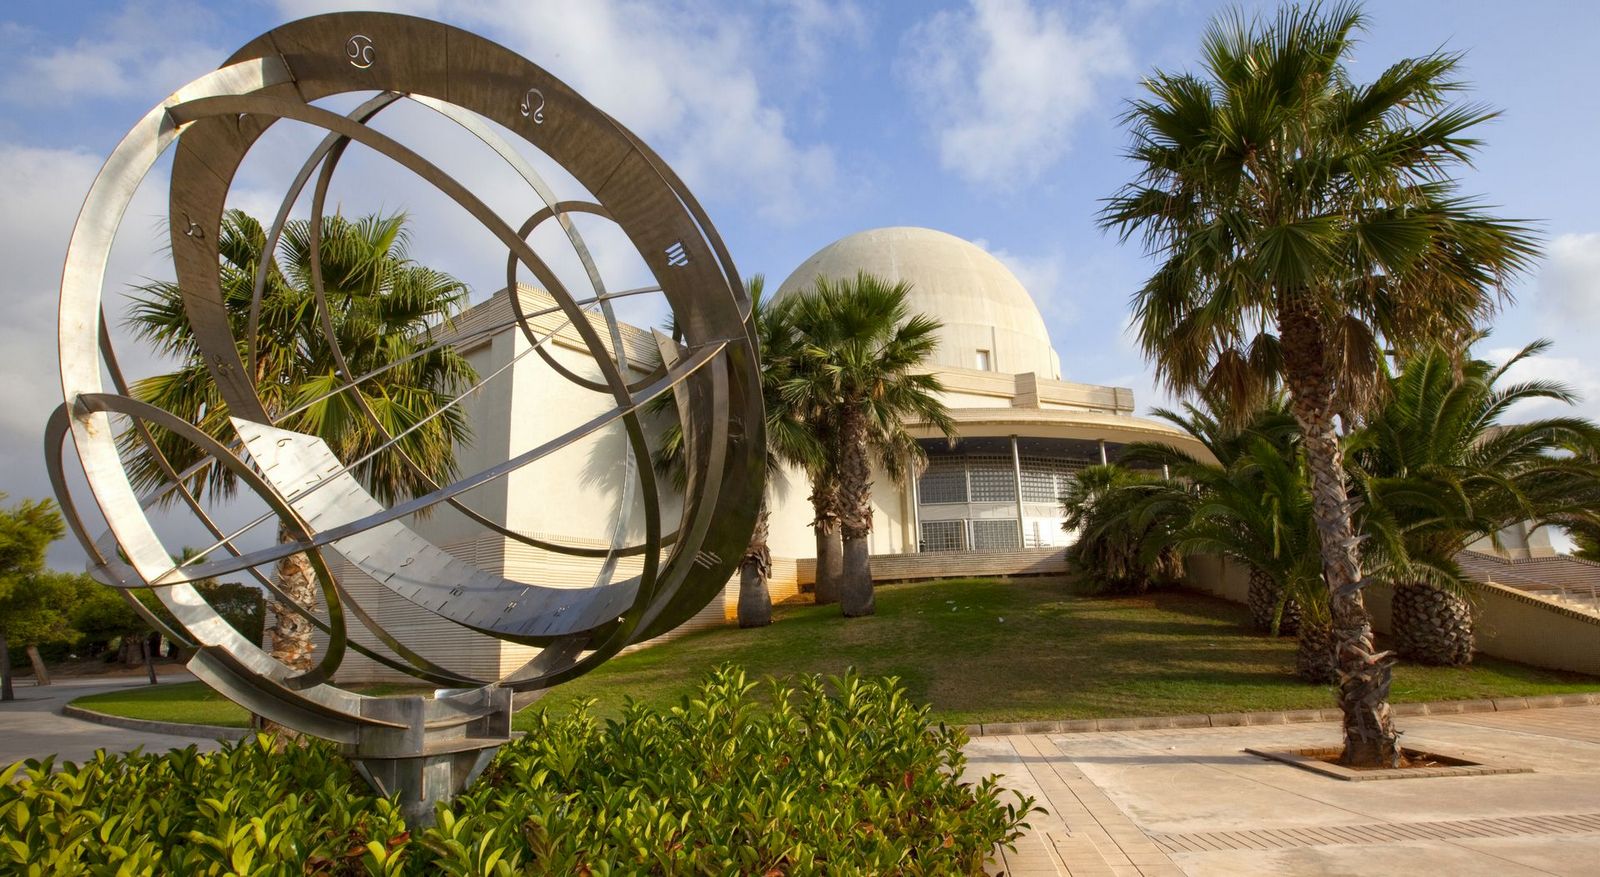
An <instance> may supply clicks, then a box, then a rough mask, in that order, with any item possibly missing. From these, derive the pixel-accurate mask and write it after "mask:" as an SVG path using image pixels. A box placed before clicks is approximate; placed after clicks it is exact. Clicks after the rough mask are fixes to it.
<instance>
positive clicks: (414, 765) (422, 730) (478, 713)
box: [345, 686, 511, 828]
mask: <svg viewBox="0 0 1600 877" xmlns="http://www.w3.org/2000/svg"><path fill="white" fill-rule="evenodd" d="M361 709H362V717H363V718H366V719H369V720H371V721H372V722H373V724H371V725H367V726H363V727H362V728H360V730H359V732H358V734H357V738H356V741H355V744H354V745H348V744H347V745H346V747H345V754H346V755H348V756H349V757H350V761H351V762H352V763H354V764H355V767H356V770H357V772H359V773H360V774H361V775H362V776H363V777H365V778H366V780H367V782H369V783H371V784H372V788H373V789H374V790H375V791H377V793H378V794H380V795H394V796H395V797H396V798H397V799H398V800H399V802H400V812H401V813H402V815H404V816H405V820H406V824H407V825H410V826H413V827H416V828H426V827H427V826H430V825H432V824H433V822H434V806H435V805H436V804H438V803H439V802H441V801H448V800H450V799H451V798H454V797H455V796H456V795H458V794H460V793H461V792H462V791H463V790H465V789H466V788H467V786H469V785H471V784H472V781H473V780H475V779H477V778H478V775H479V774H481V773H483V769H484V768H485V767H488V766H489V760H490V759H491V758H493V757H494V754H495V752H496V751H497V750H498V749H499V748H500V747H501V745H503V744H505V743H507V742H509V741H510V740H511V691H510V690H509V689H505V688H499V687H497V686H490V687H487V688H474V689H454V690H452V689H440V690H439V691H437V692H435V697H434V698H433V699H431V700H429V699H424V698H421V697H374V698H367V699H365V700H364V701H362V704H361Z"/></svg>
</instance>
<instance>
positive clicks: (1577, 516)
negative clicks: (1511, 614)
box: [1350, 341, 1600, 666]
mask: <svg viewBox="0 0 1600 877" xmlns="http://www.w3.org/2000/svg"><path fill="white" fill-rule="evenodd" d="M1548 347H1549V343H1548V342H1545V341H1539V342H1535V343H1533V344H1530V345H1528V346H1527V347H1524V348H1523V349H1522V350H1520V351H1518V352H1517V353H1516V354H1515V355H1514V356H1512V357H1510V358H1509V359H1507V360H1506V361H1505V362H1504V363H1501V364H1499V365H1495V364H1494V363H1491V362H1486V361H1484V360H1480V359H1468V360H1466V361H1465V362H1461V363H1457V361H1456V360H1457V357H1456V356H1455V355H1454V352H1453V351H1452V350H1450V349H1447V348H1444V347H1439V346H1435V347H1431V348H1428V349H1427V350H1424V351H1422V352H1421V353H1420V354H1419V355H1417V356H1415V357H1413V358H1411V359H1409V360H1407V361H1406V363H1405V367H1404V369H1403V370H1402V371H1401V372H1400V374H1398V375H1396V376H1394V377H1391V378H1388V379H1387V381H1386V385H1387V392H1386V394H1385V396H1386V401H1385V404H1384V405H1383V406H1382V407H1381V408H1380V409H1379V410H1378V411H1377V412H1376V413H1374V414H1373V415H1372V416H1370V417H1369V418H1367V419H1366V420H1365V421H1364V423H1363V425H1362V427H1361V428H1360V429H1359V430H1357V431H1356V432H1355V434H1353V435H1352V436H1351V440H1350V455H1351V460H1350V462H1351V469H1352V473H1353V474H1354V475H1355V476H1356V486H1357V488H1358V492H1359V495H1360V497H1361V501H1362V506H1363V508H1364V509H1365V510H1367V514H1368V515H1369V516H1377V515H1382V516H1384V517H1386V518H1388V519H1390V520H1392V521H1395V522H1397V523H1398V524H1400V525H1402V526H1403V528H1404V529H1405V530H1406V537H1405V538H1406V553H1407V554H1409V556H1410V557H1411V558H1412V559H1413V561H1414V563H1413V564H1412V565H1411V566H1410V567H1409V571H1410V572H1411V574H1412V577H1411V578H1409V579H1406V578H1402V579H1397V580H1393V581H1392V584H1393V585H1394V588H1395V592H1394V611H1393V621H1392V626H1393V631H1394V635H1395V640H1396V643H1397V648H1398V650H1399V652H1400V653H1401V654H1402V655H1405V656H1406V657H1409V658H1412V659H1414V660H1418V661H1422V662H1424V663H1430V664H1447V665H1456V666H1459V665H1463V664H1466V663H1468V662H1469V661H1471V660H1472V652H1473V649H1474V637H1473V628H1472V611H1471V606H1470V605H1469V603H1468V602H1467V600H1466V598H1465V595H1464V591H1463V588H1464V587H1465V579H1464V577H1463V575H1462V573H1461V570H1460V569H1459V568H1458V567H1457V565H1456V563H1455V560H1454V558H1455V556H1456V554H1457V553H1459V552H1460V551H1462V550H1464V549H1465V548H1466V547H1467V546H1468V545H1470V544H1472V543H1473V542H1475V541H1477V540H1479V539H1482V538H1485V537H1492V536H1494V534H1496V533H1498V532H1499V531H1501V530H1502V529H1504V528H1506V527H1509V526H1511V525H1513V524H1515V523H1518V522H1522V521H1527V522H1530V523H1532V524H1533V525H1534V526H1539V525H1541V524H1545V523H1567V524H1578V525H1582V524H1587V525H1589V526H1594V525H1596V524H1600V507H1597V506H1596V505H1595V499H1596V497H1597V496H1600V466H1596V464H1595V463H1594V462H1593V460H1595V459H1596V456H1595V454H1596V451H1597V450H1600V428H1597V427H1596V426H1595V425H1594V424H1593V423H1591V422H1590V421H1588V420H1585V419H1583V418H1580V417H1552V418H1543V419H1539V420H1532V421H1528V422H1525V423H1513V424H1505V423H1501V420H1502V419H1503V418H1504V416H1505V414H1506V412H1507V410H1508V409H1510V408H1511V407H1512V406H1514V405H1517V404H1518V403H1522V402H1527V401H1531V400H1552V401H1555V402H1562V403H1568V404H1570V403H1572V402H1573V401H1575V398H1574V396H1573V394H1572V392H1571V391H1570V390H1569V389H1568V388H1567V387H1565V386H1563V385H1562V384H1559V383H1555V382H1550V381H1532V382H1527V383H1517V384H1511V385H1509V386H1502V384H1503V379H1504V377H1505V375H1506V372H1507V370H1508V369H1510V368H1512V367H1513V366H1515V365H1516V364H1518V363H1520V362H1523V361H1524V360H1526V359H1527V358H1528V357H1530V356H1535V355H1537V354H1539V353H1542V352H1544V351H1545V350H1546V349H1547V348H1548Z"/></svg>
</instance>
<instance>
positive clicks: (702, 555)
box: [694, 551, 722, 569]
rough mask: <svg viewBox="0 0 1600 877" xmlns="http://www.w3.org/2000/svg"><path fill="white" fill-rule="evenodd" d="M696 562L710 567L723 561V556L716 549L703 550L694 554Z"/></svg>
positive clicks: (707, 567)
mask: <svg viewBox="0 0 1600 877" xmlns="http://www.w3.org/2000/svg"><path fill="white" fill-rule="evenodd" d="M694 562H695V564H697V565H699V566H703V567H705V568H706V569H710V568H711V567H713V566H716V565H717V564H719V563H721V562H722V558H721V557H720V556H719V555H718V554H717V553H716V552H714V551H701V552H698V553H696V554H695V556H694Z"/></svg>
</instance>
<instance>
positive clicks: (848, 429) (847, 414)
mask: <svg viewBox="0 0 1600 877" xmlns="http://www.w3.org/2000/svg"><path fill="white" fill-rule="evenodd" d="M839 420H840V423H839V450H840V452H841V456H842V459H841V460H840V461H839V535H840V537H841V539H842V540H843V542H844V570H843V573H844V574H843V575H842V576H841V580H840V588H839V604H840V607H839V608H840V609H841V610H843V612H844V617H846V618H859V617H861V616H863V615H871V614H872V613H873V611H874V610H875V608H876V607H875V603H874V600H873V594H872V562H871V558H870V554H869V551H870V546H869V545H868V539H869V538H870V537H871V536H872V464H871V461H870V459H869V458H868V451H867V421H866V415H865V412H863V411H861V409H860V407H859V406H850V407H847V408H845V409H844V411H843V413H842V415H841V416H840V418H839Z"/></svg>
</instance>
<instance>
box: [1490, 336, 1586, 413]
mask: <svg viewBox="0 0 1600 877" xmlns="http://www.w3.org/2000/svg"><path fill="white" fill-rule="evenodd" d="M1560 349H1561V347H1560V345H1558V346H1556V347H1555V348H1553V350H1556V351H1559V350H1560ZM1568 349H1571V347H1569V348H1568ZM1516 352H1517V351H1516V348H1512V347H1495V348H1491V349H1490V350H1487V351H1485V352H1484V354H1483V356H1484V358H1485V359H1488V360H1490V361H1491V362H1505V361H1506V360H1508V359H1510V358H1511V356H1512V355H1513V354H1515V353H1516ZM1524 381H1551V382H1553V383H1557V384H1562V385H1565V386H1566V387H1567V388H1568V389H1570V390H1572V391H1573V392H1575V393H1577V394H1578V397H1579V398H1578V404H1577V405H1575V406H1570V405H1566V404H1564V403H1562V402H1560V401H1557V400H1555V399H1534V400H1530V401H1526V402H1519V403H1517V404H1516V405H1513V406H1512V407H1511V408H1510V410H1508V411H1507V412H1506V415H1505V418H1504V419H1505V420H1506V421H1508V422H1513V423H1514V422H1518V421H1525V420H1531V419H1533V418H1536V417H1567V416H1571V415H1573V414H1578V415H1581V416H1583V417H1588V418H1590V419H1591V420H1600V367H1596V365H1595V363H1593V362H1591V361H1588V360H1584V359H1581V358H1579V357H1575V356H1557V355H1553V354H1546V355H1545V356H1535V357H1530V358H1528V359H1525V360H1523V361H1521V362H1519V363H1517V364H1516V365H1514V366H1512V367H1511V368H1510V369H1508V370H1507V371H1506V376H1505V379H1504V382H1505V383H1521V382H1524Z"/></svg>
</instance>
